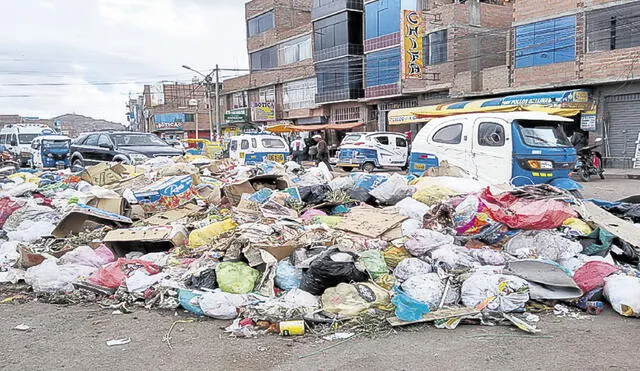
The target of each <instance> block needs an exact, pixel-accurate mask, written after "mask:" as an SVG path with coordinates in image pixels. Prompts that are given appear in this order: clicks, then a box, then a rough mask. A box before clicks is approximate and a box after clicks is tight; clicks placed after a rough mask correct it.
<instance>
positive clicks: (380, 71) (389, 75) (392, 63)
mask: <svg viewBox="0 0 640 371" xmlns="http://www.w3.org/2000/svg"><path fill="white" fill-rule="evenodd" d="M365 66H366V67H365V72H366V78H365V82H366V86H367V87H372V86H378V85H385V84H393V83H396V82H398V81H399V80H400V49H399V48H392V49H386V50H382V51H379V52H375V53H370V54H367V55H366V62H365Z"/></svg>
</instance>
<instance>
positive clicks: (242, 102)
mask: <svg viewBox="0 0 640 371" xmlns="http://www.w3.org/2000/svg"><path fill="white" fill-rule="evenodd" d="M232 99H233V108H245V107H249V99H248V97H247V92H246V91H240V92H237V93H233V95H232Z"/></svg>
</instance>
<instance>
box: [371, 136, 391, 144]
mask: <svg viewBox="0 0 640 371" xmlns="http://www.w3.org/2000/svg"><path fill="white" fill-rule="evenodd" d="M373 139H374V140H375V141H376V142H378V143H379V144H382V145H383V146H388V145H389V137H375V138H373Z"/></svg>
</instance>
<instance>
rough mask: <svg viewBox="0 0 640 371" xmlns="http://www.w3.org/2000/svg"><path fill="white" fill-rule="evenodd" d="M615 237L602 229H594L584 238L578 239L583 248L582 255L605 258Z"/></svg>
mask: <svg viewBox="0 0 640 371" xmlns="http://www.w3.org/2000/svg"><path fill="white" fill-rule="evenodd" d="M615 237H616V236H614V235H613V234H611V233H609V232H607V231H606V230H604V229H600V228H596V229H595V230H594V231H593V232H591V233H590V234H589V235H587V236H586V237H582V238H580V244H581V245H582V246H583V247H584V250H583V251H582V253H583V254H585V255H589V256H593V255H598V256H605V255H607V254H608V253H609V249H610V248H611V244H612V243H613V239H614V238H615Z"/></svg>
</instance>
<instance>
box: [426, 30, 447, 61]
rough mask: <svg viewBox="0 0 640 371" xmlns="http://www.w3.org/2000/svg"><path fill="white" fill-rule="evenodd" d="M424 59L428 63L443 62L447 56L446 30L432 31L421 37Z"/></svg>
mask: <svg viewBox="0 0 640 371" xmlns="http://www.w3.org/2000/svg"><path fill="white" fill-rule="evenodd" d="M422 42H423V44H424V60H425V61H427V64H428V65H434V64H440V63H445V62H447V61H448V57H447V30H441V31H436V32H432V33H430V34H429V35H427V36H425V37H424V38H423V41H422Z"/></svg>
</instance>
